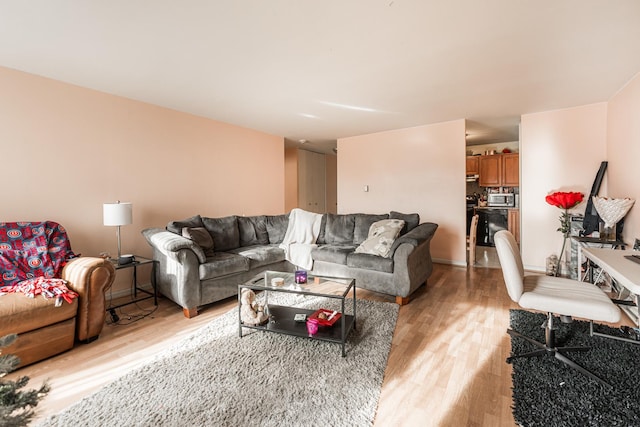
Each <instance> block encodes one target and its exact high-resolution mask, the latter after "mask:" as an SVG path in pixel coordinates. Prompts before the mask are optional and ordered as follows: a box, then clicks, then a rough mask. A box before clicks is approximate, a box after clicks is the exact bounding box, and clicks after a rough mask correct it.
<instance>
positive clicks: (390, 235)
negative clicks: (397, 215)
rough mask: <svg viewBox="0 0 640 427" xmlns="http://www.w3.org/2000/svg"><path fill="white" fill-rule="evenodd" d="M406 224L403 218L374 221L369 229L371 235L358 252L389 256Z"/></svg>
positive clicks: (358, 248)
mask: <svg viewBox="0 0 640 427" xmlns="http://www.w3.org/2000/svg"><path fill="white" fill-rule="evenodd" d="M404 224H405V222H404V221H403V220H401V219H383V220H382V221H377V222H374V223H373V224H371V228H370V229H369V237H367V240H365V241H364V242H362V244H361V245H360V246H358V247H357V248H356V252H357V253H361V254H371V255H377V256H381V257H383V258H389V257H390V255H391V247H392V246H393V242H394V241H395V240H396V238H397V237H398V235H399V234H400V230H402V227H404Z"/></svg>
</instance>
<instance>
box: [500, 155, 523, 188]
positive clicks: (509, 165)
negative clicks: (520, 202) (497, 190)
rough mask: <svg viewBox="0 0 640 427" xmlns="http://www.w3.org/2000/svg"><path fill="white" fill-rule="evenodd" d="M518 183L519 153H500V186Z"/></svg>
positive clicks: (513, 185)
mask: <svg viewBox="0 0 640 427" xmlns="http://www.w3.org/2000/svg"><path fill="white" fill-rule="evenodd" d="M519 185H520V155H519V154H518V153H510V154H502V186H503V187H518V186H519Z"/></svg>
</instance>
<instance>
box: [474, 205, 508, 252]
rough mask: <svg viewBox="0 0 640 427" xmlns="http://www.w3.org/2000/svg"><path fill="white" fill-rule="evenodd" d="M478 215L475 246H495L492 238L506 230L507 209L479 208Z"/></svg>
mask: <svg viewBox="0 0 640 427" xmlns="http://www.w3.org/2000/svg"><path fill="white" fill-rule="evenodd" d="M476 212H477V213H478V231H477V233H478V234H477V243H476V244H477V245H479V246H495V243H494V242H493V236H494V235H495V234H496V233H497V232H498V231H500V230H506V229H507V215H508V212H507V209H495V208H480V209H476Z"/></svg>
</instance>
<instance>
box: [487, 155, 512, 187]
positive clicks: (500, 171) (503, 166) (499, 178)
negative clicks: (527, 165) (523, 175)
mask: <svg viewBox="0 0 640 427" xmlns="http://www.w3.org/2000/svg"><path fill="white" fill-rule="evenodd" d="M479 163H480V178H479V184H480V186H481V187H517V186H518V185H520V166H519V155H518V153H509V154H493V155H490V156H480V161H479Z"/></svg>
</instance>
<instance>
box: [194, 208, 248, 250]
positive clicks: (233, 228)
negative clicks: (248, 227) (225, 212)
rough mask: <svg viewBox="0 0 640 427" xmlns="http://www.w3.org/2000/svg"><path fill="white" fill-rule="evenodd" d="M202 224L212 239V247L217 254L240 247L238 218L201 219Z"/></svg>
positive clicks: (233, 216)
mask: <svg viewBox="0 0 640 427" xmlns="http://www.w3.org/2000/svg"><path fill="white" fill-rule="evenodd" d="M202 223H203V224H204V227H205V228H206V229H207V231H208V232H209V234H211V237H212V238H213V247H214V248H215V250H216V251H217V252H223V251H227V250H229V249H235V248H237V247H239V246H240V231H239V230H238V217H236V216H235V215H232V216H227V217H224V218H206V217H205V218H202Z"/></svg>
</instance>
